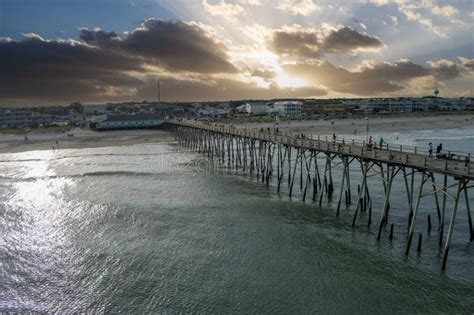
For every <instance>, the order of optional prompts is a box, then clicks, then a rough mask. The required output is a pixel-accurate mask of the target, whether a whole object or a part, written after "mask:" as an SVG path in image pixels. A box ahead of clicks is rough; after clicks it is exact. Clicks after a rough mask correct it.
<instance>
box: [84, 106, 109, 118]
mask: <svg viewBox="0 0 474 315" xmlns="http://www.w3.org/2000/svg"><path fill="white" fill-rule="evenodd" d="M106 113H107V105H103V104H99V105H84V115H86V116H97V115H104V114H106Z"/></svg>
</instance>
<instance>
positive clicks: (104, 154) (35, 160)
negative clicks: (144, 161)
mask: <svg viewBox="0 0 474 315" xmlns="http://www.w3.org/2000/svg"><path fill="white" fill-rule="evenodd" d="M170 154H176V152H150V153H93V154H81V155H67V156H59V157H55V158H51V159H18V160H15V159H8V160H0V163H20V162H41V161H58V160H66V159H74V158H88V157H99V156H160V155H170Z"/></svg>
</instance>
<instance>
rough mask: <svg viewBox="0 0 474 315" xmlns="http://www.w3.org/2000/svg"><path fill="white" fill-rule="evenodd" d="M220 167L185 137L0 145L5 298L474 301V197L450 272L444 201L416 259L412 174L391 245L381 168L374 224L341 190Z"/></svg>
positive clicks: (307, 305) (395, 206)
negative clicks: (410, 236) (84, 145)
mask: <svg viewBox="0 0 474 315" xmlns="http://www.w3.org/2000/svg"><path fill="white" fill-rule="evenodd" d="M445 134H449V135H451V136H453V137H454V139H452V141H450V145H453V147H456V148H455V149H454V148H453V150H463V151H469V149H471V150H470V151H472V145H473V139H472V138H469V137H467V136H466V137H462V135H463V134H465V130H459V129H453V130H449V131H446V133H445ZM403 135H404V137H406V139H414V140H413V141H414V142H417V143H420V145H421V144H423V142H426V139H428V138H427V136H426V135H420V134H413V133H412V134H410V133H403ZM456 135H457V137H456ZM431 136H432V137H431V138H429V139H432V138H434V139H433V140H435V142H437V140H439V137H438V138H436V136H437V133H436V132H432V133H431ZM469 136H471V137H472V134H469ZM387 137H389V135H387ZM399 140H400V136H399ZM433 140H430V141H433ZM458 140H459V141H458ZM400 141H401V142H403V141H405V140H403V141H402V140H400ZM454 143H457V144H456V145H454ZM212 165H213V164H211V162H209V161H207V160H206V159H205V158H204V157H203V156H200V155H198V154H197V153H194V152H183V151H182V150H180V149H179V148H178V147H177V146H176V145H173V144H142V145H134V146H128V147H109V148H94V149H80V150H62V151H59V152H51V151H31V152H24V153H15V154H0V176H1V177H0V233H1V238H0V242H1V243H0V245H1V247H0V310H3V311H52V312H71V311H77V312H85V311H90V312H152V311H155V312H156V311H161V312H162V311H174V312H220V313H223V312H278V313H288V312H305V313H310V312H338V313H341V312H345V313H349V312H351V313H354V312H356V313H367V312H369V313H376V312H377V313H380V312H384V311H386V312H391V313H393V312H398V313H407V312H409V313H414V312H427V313H428V312H429V313H433V312H471V313H472V312H474V298H473V297H474V252H473V248H472V243H470V242H469V236H468V229H467V216H466V211H465V208H463V207H461V208H460V210H459V215H458V217H457V220H456V226H455V233H454V235H453V242H452V246H451V251H450V256H449V261H448V270H447V271H446V272H441V271H440V266H441V255H440V251H439V247H438V242H437V239H438V237H437V232H436V228H437V222H436V221H435V219H434V217H435V212H436V211H435V210H433V209H434V208H433V207H434V201H433V200H432V199H433V198H427V200H426V202H424V203H423V205H422V208H421V213H420V216H419V220H418V221H419V222H418V225H417V230H416V232H417V233H423V237H424V242H423V250H422V252H421V253H420V254H417V253H416V251H415V246H413V248H412V251H411V253H410V256H409V257H408V259H405V256H404V254H403V252H404V246H405V235H406V214H407V212H406V211H407V202H406V196H405V192H404V186H403V183H402V181H398V182H396V183H395V186H394V188H393V189H394V191H393V198H392V199H391V210H390V220H391V222H392V223H394V224H395V237H394V240H393V241H392V242H389V241H388V231H384V233H383V235H382V240H381V242H377V241H376V237H375V236H376V232H377V229H376V227H378V219H379V209H380V207H381V205H382V200H381V198H380V196H381V193H382V189H381V185H380V181H379V182H377V179H375V178H374V179H373V182H371V183H369V185H370V187H371V193H372V198H373V201H374V209H377V210H374V211H375V213H374V217H373V222H374V224H373V225H372V226H371V227H370V228H368V227H367V224H366V221H367V214H362V216H361V217H360V219H359V221H358V225H357V227H356V228H355V229H352V228H351V220H352V214H353V209H352V208H348V209H345V208H343V209H342V211H341V216H340V217H339V218H337V217H336V216H335V210H334V209H335V206H336V203H337V198H334V200H332V201H326V199H324V200H325V201H324V203H323V206H322V207H319V206H318V205H317V203H313V202H311V201H310V200H309V201H306V203H303V202H302V201H301V192H300V189H299V184H298V185H295V186H298V187H297V189H296V190H295V192H296V194H295V195H294V197H293V198H292V200H290V199H289V198H288V194H287V187H286V185H284V188H283V190H282V192H281V194H278V193H277V192H276V189H275V186H276V183H275V182H274V181H275V180H273V181H272V182H271V183H270V187H269V188H267V187H266V186H265V185H264V184H262V183H261V182H259V181H257V180H256V178H255V176H254V177H251V176H249V175H248V174H231V173H230V172H228V170H226V169H225V167H224V166H220V167H212ZM321 165H322V164H321ZM355 169H356V168H354V170H353V175H352V176H353V178H351V180H352V183H353V186H356V185H357V183H358V182H359V179H358V178H359V177H358V175H357V173H356V172H355ZM337 174H338V171H335V174H334V176H335V179H336V183H335V187H336V191H337V189H338V184H337V178H338V176H337ZM377 183H378V184H377ZM353 190H356V189H355V188H353ZM354 198H355V197H354ZM308 199H311V198H308ZM335 200H336V201H335ZM471 204H474V202H472V198H471ZM448 205H451V204H450V203H448ZM449 209H450V208H449ZM428 214H431V216H432V217H433V221H434V223H433V231H432V232H431V234H428V233H426V216H427V215H428ZM447 215H448V217H449V215H450V211H448V213H447Z"/></svg>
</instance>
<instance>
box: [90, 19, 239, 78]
mask: <svg viewBox="0 0 474 315" xmlns="http://www.w3.org/2000/svg"><path fill="white" fill-rule="evenodd" d="M81 39H83V40H84V41H85V42H86V43H89V44H91V45H95V46H97V47H100V48H107V49H113V50H117V51H120V52H121V53H124V54H129V55H133V56H137V57H140V58H143V60H144V61H145V62H146V63H149V64H154V65H157V66H160V67H163V68H166V69H168V70H172V71H188V72H198V73H233V72H236V71H237V69H236V68H235V67H234V66H233V65H232V64H231V63H230V62H229V61H228V60H227V59H228V57H227V49H226V47H225V46H223V45H222V44H219V43H217V42H216V41H214V40H212V39H211V38H210V37H209V36H207V34H206V32H205V31H204V30H203V29H201V28H199V27H198V26H195V25H189V24H186V23H184V22H180V21H175V22H167V21H160V20H155V19H149V20H147V21H145V22H144V23H143V25H142V27H141V28H138V29H136V30H134V31H133V32H131V33H128V34H123V35H122V36H117V35H116V34H115V33H114V32H110V33H107V32H104V31H102V30H100V29H95V30H89V29H81Z"/></svg>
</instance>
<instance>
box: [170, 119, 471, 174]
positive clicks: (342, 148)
mask: <svg viewBox="0 0 474 315" xmlns="http://www.w3.org/2000/svg"><path fill="white" fill-rule="evenodd" d="M169 123H172V124H177V125H182V126H187V127H192V128H199V129H204V130H209V131H214V132H219V133H225V134H229V135H234V136H243V137H248V138H253V139H257V140H265V141H271V142H274V143H280V144H283V145H293V146H297V147H302V148H306V149H316V150H319V151H324V152H328V153H339V154H345V155H350V156H355V157H361V158H364V159H372V160H377V161H380V162H384V163H389V164H402V165H405V166H410V167H414V168H418V169H424V170H426V171H431V172H436V173H443V174H449V175H453V176H461V177H468V178H474V163H473V162H472V161H471V160H470V156H471V155H470V153H465V152H457V151H443V152H442V155H441V156H439V157H436V156H433V157H430V156H429V155H428V154H427V153H426V151H424V150H419V149H418V148H417V147H413V146H408V145H395V144H385V145H382V148H380V146H378V145H376V144H375V143H372V144H367V143H366V142H365V141H360V140H354V139H351V140H345V139H344V140H343V139H336V140H329V139H328V137H326V136H325V137H320V136H318V137H310V138H307V137H305V138H302V137H297V136H296V135H291V134H288V133H277V132H274V131H273V130H271V131H267V130H263V131H262V130H260V129H254V128H252V129H246V128H236V127H227V126H223V125H217V126H216V125H208V124H203V123H196V122H185V121H177V120H171V121H169Z"/></svg>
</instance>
